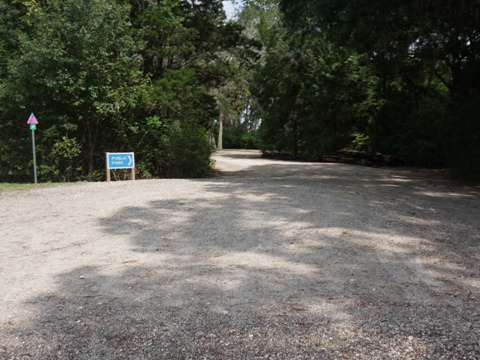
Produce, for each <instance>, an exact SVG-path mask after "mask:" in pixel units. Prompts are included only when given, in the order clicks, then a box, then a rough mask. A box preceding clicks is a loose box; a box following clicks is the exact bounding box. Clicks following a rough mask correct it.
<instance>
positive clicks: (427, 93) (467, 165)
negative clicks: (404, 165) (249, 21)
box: [279, 0, 480, 179]
mask: <svg viewBox="0 0 480 360" xmlns="http://www.w3.org/2000/svg"><path fill="white" fill-rule="evenodd" d="M279 3H280V8H281V9H282V11H283V13H284V14H285V18H286V20H287V23H288V26H289V29H290V30H291V31H301V32H303V33H308V32H309V31H311V30H312V29H322V30H323V32H324V33H325V34H326V35H327V36H328V39H329V40H330V41H332V42H333V43H335V44H337V45H338V44H341V45H342V46H345V45H346V46H347V48H348V49H349V50H350V51H354V52H358V53H362V54H366V55H367V56H368V58H369V59H370V61H371V62H372V65H373V66H374V67H375V70H376V74H377V76H378V77H379V79H380V84H381V86H380V87H379V89H378V94H379V95H380V96H382V97H383V98H384V100H385V101H384V108H383V109H381V111H380V112H379V114H378V115H377V116H376V119H375V121H374V123H373V124H372V127H371V129H370V136H371V139H372V142H373V144H374V147H376V148H377V149H381V150H385V151H394V152H396V153H397V155H402V156H403V157H405V158H406V159H407V161H408V162H409V163H411V164H417V165H430V166H441V165H444V164H447V165H448V166H449V167H450V169H451V170H452V173H454V174H455V175H459V176H462V177H468V178H476V179H480V169H479V165H478V164H479V161H478V159H479V157H478V149H479V148H480V146H479V137H478V134H479V133H480V125H479V124H480V121H479V117H478V114H479V113H480V112H479V109H478V106H477V105H476V104H478V103H480V93H479V90H478V89H479V88H480V85H479V80H478V79H479V75H480V56H479V54H480V36H478V24H479V23H480V12H479V11H478V7H479V2H478V1H477V0H473V1H472V0H461V1H453V0H435V1H423V2H422V1H420V2H419V1H416V0H406V1H384V0H372V1H368V2H358V1H353V0H345V1H337V0H307V1H302V2H299V1H295V0H280V1H279ZM435 82H437V83H441V84H442V85H443V86H444V88H445V89H446V92H447V93H448V96H449V99H448V100H446V101H445V97H444V94H443V93H444V92H436V95H433V97H436V100H437V103H438V104H439V106H437V104H434V103H432V101H431V100H432V93H431V88H432V86H433V87H436V86H437V85H435ZM404 100H407V101H406V102H404ZM441 101H444V102H443V103H441ZM447 103H448V104H449V105H450V108H449V109H448V110H447V109H446V106H445V104H447Z"/></svg>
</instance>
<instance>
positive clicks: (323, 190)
mask: <svg viewBox="0 0 480 360" xmlns="http://www.w3.org/2000/svg"><path fill="white" fill-rule="evenodd" d="M262 166H263V165H262ZM307 167H308V164H305V165H302V166H300V165H298V166H296V167H295V169H296V170H295V171H293V170H292V168H291V167H290V166H284V165H282V164H278V165H275V166H274V167H272V166H265V167H264V168H262V167H259V168H251V169H249V170H248V171H246V172H242V177H238V176H235V177H234V176H224V177H221V178H217V179H213V180H198V181H195V183H198V184H200V185H201V187H202V189H203V191H201V192H199V193H198V194H197V196H194V197H191V196H185V197H183V198H182V197H180V198H179V197H176V198H173V197H172V198H155V196H154V195H153V196H152V200H151V201H150V202H149V203H148V204H144V205H139V206H138V207H124V208H120V209H119V210H118V211H117V212H116V213H115V214H114V215H113V216H110V217H107V218H103V219H100V220H99V223H100V225H101V226H102V228H103V230H104V232H105V233H106V234H108V235H115V236H119V237H121V238H123V239H124V240H125V241H128V242H129V244H130V254H128V257H127V258H126V259H124V260H122V261H121V262H119V263H118V264H116V266H115V267H114V268H112V267H111V266H110V267H109V266H106V267H105V268H102V267H84V268H79V269H76V270H74V271H71V272H68V273H64V274H60V275H58V279H57V280H58V282H59V289H58V291H57V292H55V293H51V294H44V296H42V297H38V298H34V299H31V302H30V303H29V304H27V306H29V307H34V308H35V309H36V310H37V314H38V315H37V316H36V317H35V318H34V319H32V320H31V322H29V323H28V324H24V325H22V326H16V325H12V326H11V329H10V336H9V340H8V342H7V343H6V345H4V347H3V353H1V352H0V358H6V359H8V358H14V357H21V356H24V357H25V358H28V357H29V356H30V357H31V358H38V359H54V358H58V359H123V358H124V359H148V358H152V359H189V358H191V359H203V358H205V359H227V358H228V359H260V358H264V359H267V358H272V359H296V358H298V359H304V358H305V359H306V358H318V359H322V358H325V359H341V358H355V357H358V358H368V359H369V358H372V359H373V358H375V359H377V358H389V359H408V358H410V359H418V358H423V357H425V358H442V357H443V358H460V357H465V358H471V359H474V358H478V357H480V344H479V343H478V339H479V338H480V326H479V325H478V324H479V323H480V308H479V306H478V304H479V299H480V293H479V287H478V284H479V274H480V269H479V263H478V260H479V259H478V254H479V251H478V250H479V242H480V236H479V234H480V223H479V222H478V213H479V209H480V207H479V206H480V200H479V198H478V197H476V196H474V195H472V194H470V193H468V192H466V191H463V190H461V189H458V188H454V187H451V186H450V185H448V184H447V183H445V182H443V181H442V180H435V179H433V180H431V181H430V180H425V178H423V177H415V176H412V175H409V174H404V173H400V172H399V173H397V174H392V173H386V172H383V171H381V170H377V169H372V173H370V175H368V172H366V170H365V169H362V170H358V171H357V170H352V169H355V168H354V167H353V168H352V167H349V168H348V169H350V172H349V173H348V175H346V174H345V167H344V166H339V167H321V166H315V167H313V168H311V167H309V168H307ZM300 169H303V172H302V173H301V174H300V172H299V170H300ZM305 169H307V170H305ZM268 173H269V175H268V176H266V175H265V176H264V175H263V174H268ZM258 174H262V175H258ZM230 175H232V174H230ZM464 209H467V210H464ZM468 209H471V211H469V210H468ZM445 219H450V221H448V223H447V222H446V221H445ZM0 349H2V347H1V346H0ZM2 356H3V357H2Z"/></svg>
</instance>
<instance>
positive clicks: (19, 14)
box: [0, 0, 480, 181]
mask: <svg viewBox="0 0 480 360" xmlns="http://www.w3.org/2000/svg"><path fill="white" fill-rule="evenodd" d="M479 46H480V0H462V1H455V2H454V1H451V0H427V1H421V2H418V1H413V0H407V1H388V2H385V1H382V0H370V1H368V2H358V1H353V0H341V1H339V0H335V1H334V0H306V1H301V2H300V1H293V0H278V1H276V0H251V1H244V2H243V6H242V7H239V11H238V13H237V15H236V17H234V18H233V19H231V20H227V18H226V16H225V13H224V11H223V7H222V1H219V0H202V1H200V0H62V1H58V0H37V1H32V0H0V181H30V180H31V178H32V149H31V140H30V139H31V134H30V131H29V129H28V126H27V125H26V120H27V119H28V116H29V114H30V113H31V112H34V113H35V115H36V116H37V118H38V120H39V122H40V124H39V126H38V127H37V130H36V134H37V135H36V138H37V156H38V164H39V166H38V172H39V178H40V181H77V180H90V181H93V180H102V179H103V178H104V168H105V152H116V151H134V152H135V154H136V164H137V176H138V177H140V178H151V177H202V176H206V175H208V173H209V171H210V167H211V162H210V155H211V153H212V151H213V150H214V149H215V148H222V147H236V148H238V147H247V148H260V149H261V150H262V151H263V152H264V153H266V154H282V155H286V154H288V155H289V156H292V157H295V158H298V159H307V160H315V161H317V160H318V161H322V160H324V159H326V158H327V155H332V154H335V153H337V152H338V151H340V150H345V149H347V150H354V151H362V152H364V154H378V153H383V154H390V155H394V156H395V157H396V158H398V159H400V160H401V161H402V162H403V163H404V164H406V165H413V166H427V167H447V168H448V169H449V170H450V172H451V174H452V175H454V176H457V177H460V178H465V179H470V180H479V179H480V48H479Z"/></svg>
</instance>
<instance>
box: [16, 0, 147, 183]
mask: <svg viewBox="0 0 480 360" xmlns="http://www.w3.org/2000/svg"><path fill="white" fill-rule="evenodd" d="M128 12H129V8H128V7H127V6H125V5H120V4H119V3H117V2H116V1H114V0H101V1H100V0H99V1H92V0H65V1H61V2H58V1H55V0H45V1H42V2H39V3H38V4H37V5H35V9H34V10H33V11H31V12H30V13H29V15H28V21H29V22H30V23H31V24H32V26H33V27H34V29H33V31H32V33H31V36H25V37H23V38H22V41H21V43H20V45H21V50H22V54H21V57H20V58H19V59H18V60H15V61H12V62H11V65H10V78H9V85H8V86H9V88H8V91H9V93H10V94H17V95H20V96H21V98H20V99H15V100H16V101H15V103H16V104H18V105H19V106H20V107H21V108H22V109H24V112H25V114H26V113H28V112H31V111H32V110H34V111H35V112H36V113H37V116H39V118H40V119H42V120H43V121H42V126H41V129H43V130H42V132H43V139H44V140H43V143H41V144H40V145H41V146H42V147H43V148H44V149H45V152H46V151H47V150H46V149H48V148H54V147H55V146H57V147H58V146H59V145H57V143H56V142H57V141H58V140H59V139H76V143H78V144H79V145H80V146H81V148H83V149H84V150H85V151H84V153H85V154H86V156H85V161H83V160H82V159H77V160H78V161H79V162H80V163H81V164H80V167H81V168H82V169H81V170H80V171H81V172H87V173H88V174H90V175H91V174H92V173H93V171H94V169H95V166H96V164H97V163H99V162H101V159H102V155H101V154H102V152H101V150H102V149H101V148H100V147H99V143H98V141H99V137H100V134H102V133H103V132H105V131H107V128H108V127H107V123H108V122H110V124H111V123H112V122H114V121H115V120H116V119H117V118H118V117H119V116H120V114H121V112H122V109H123V108H124V107H125V105H126V103H127V102H128V97H129V94H130V93H131V88H132V87H134V86H135V85H137V84H140V77H139V73H138V72H137V71H136V69H137V65H138V61H139V58H138V56H137V55H136V53H135V52H136V51H137V50H138V47H137V45H136V43H135V42H134V41H133V39H132V37H131V35H130V33H129V32H130V27H129V22H128ZM7 96H9V95H7ZM39 128H40V127H39ZM68 141H70V140H68Z"/></svg>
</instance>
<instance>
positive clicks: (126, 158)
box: [107, 152, 135, 169]
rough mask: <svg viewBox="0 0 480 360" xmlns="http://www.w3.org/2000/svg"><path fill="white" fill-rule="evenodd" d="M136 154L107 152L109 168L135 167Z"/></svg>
mask: <svg viewBox="0 0 480 360" xmlns="http://www.w3.org/2000/svg"><path fill="white" fill-rule="evenodd" d="M134 168H135V154H134V153H133V152H131V153H107V169H134Z"/></svg>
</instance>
